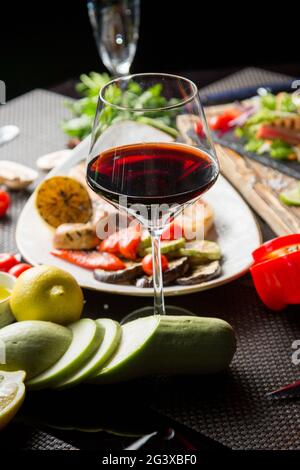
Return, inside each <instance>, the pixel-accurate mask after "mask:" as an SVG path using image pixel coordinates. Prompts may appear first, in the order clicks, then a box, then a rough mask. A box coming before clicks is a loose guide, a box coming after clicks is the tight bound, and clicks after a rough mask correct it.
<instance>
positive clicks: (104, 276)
mask: <svg viewBox="0 0 300 470" xmlns="http://www.w3.org/2000/svg"><path fill="white" fill-rule="evenodd" d="M142 273H143V269H142V264H141V263H133V262H126V268H125V269H120V270H119V271H104V269H95V271H94V277H95V279H97V281H100V282H107V283H108V284H126V283H129V282H130V281H132V280H133V279H136V278H137V277H138V276H141V274H142Z"/></svg>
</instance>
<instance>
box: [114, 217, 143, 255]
mask: <svg viewBox="0 0 300 470" xmlns="http://www.w3.org/2000/svg"><path fill="white" fill-rule="evenodd" d="M140 241H141V227H140V225H137V224H136V225H134V226H131V227H128V228H127V229H125V230H121V231H120V232H119V252H120V254H121V255H122V256H124V258H126V259H131V260H135V259H136V257H137V250H138V247H139V244H140Z"/></svg>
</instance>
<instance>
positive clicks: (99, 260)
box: [51, 250, 125, 271]
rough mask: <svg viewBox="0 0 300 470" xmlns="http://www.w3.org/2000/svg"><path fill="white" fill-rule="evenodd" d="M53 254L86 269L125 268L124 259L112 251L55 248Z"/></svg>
mask: <svg viewBox="0 0 300 470" xmlns="http://www.w3.org/2000/svg"><path fill="white" fill-rule="evenodd" d="M51 254H52V255H54V256H57V257H58V258H61V259H63V260H65V261H68V262H69V263H73V264H76V265H77V266H81V267H82V268H86V269H104V270H106V271H118V270H119V269H124V268H125V264H124V263H123V261H121V260H120V259H119V258H118V257H117V256H115V255H113V254H111V253H99V252H98V251H81V250H53V251H51Z"/></svg>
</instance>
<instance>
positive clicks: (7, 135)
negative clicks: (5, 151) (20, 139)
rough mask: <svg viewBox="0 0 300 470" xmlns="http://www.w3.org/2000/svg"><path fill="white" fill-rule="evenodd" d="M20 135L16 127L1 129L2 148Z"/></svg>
mask: <svg viewBox="0 0 300 470" xmlns="http://www.w3.org/2000/svg"><path fill="white" fill-rule="evenodd" d="M19 134H20V129H19V128H18V127H17V126H14V125H6V126H2V127H0V146H1V145H3V144H6V143H7V142H10V141H11V140H13V139H15V138H16V137H17V136H18V135H19Z"/></svg>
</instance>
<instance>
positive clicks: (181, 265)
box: [135, 257, 190, 287]
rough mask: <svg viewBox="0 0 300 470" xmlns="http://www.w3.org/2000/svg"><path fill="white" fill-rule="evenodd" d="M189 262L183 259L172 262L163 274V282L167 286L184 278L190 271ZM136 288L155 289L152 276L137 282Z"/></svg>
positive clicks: (144, 277) (185, 258)
mask: <svg viewBox="0 0 300 470" xmlns="http://www.w3.org/2000/svg"><path fill="white" fill-rule="evenodd" d="M189 266H190V265H189V260H188V258H187V257H182V258H179V259H176V260H174V261H170V263H169V267H168V269H166V271H165V272H164V273H163V282H164V285H165V286H168V285H169V284H172V282H175V281H176V279H177V278H178V277H181V276H184V274H185V273H186V272H187V271H188V269H189ZM135 285H136V287H153V279H152V276H150V277H148V276H143V277H141V278H139V279H137V281H136V284H135Z"/></svg>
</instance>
